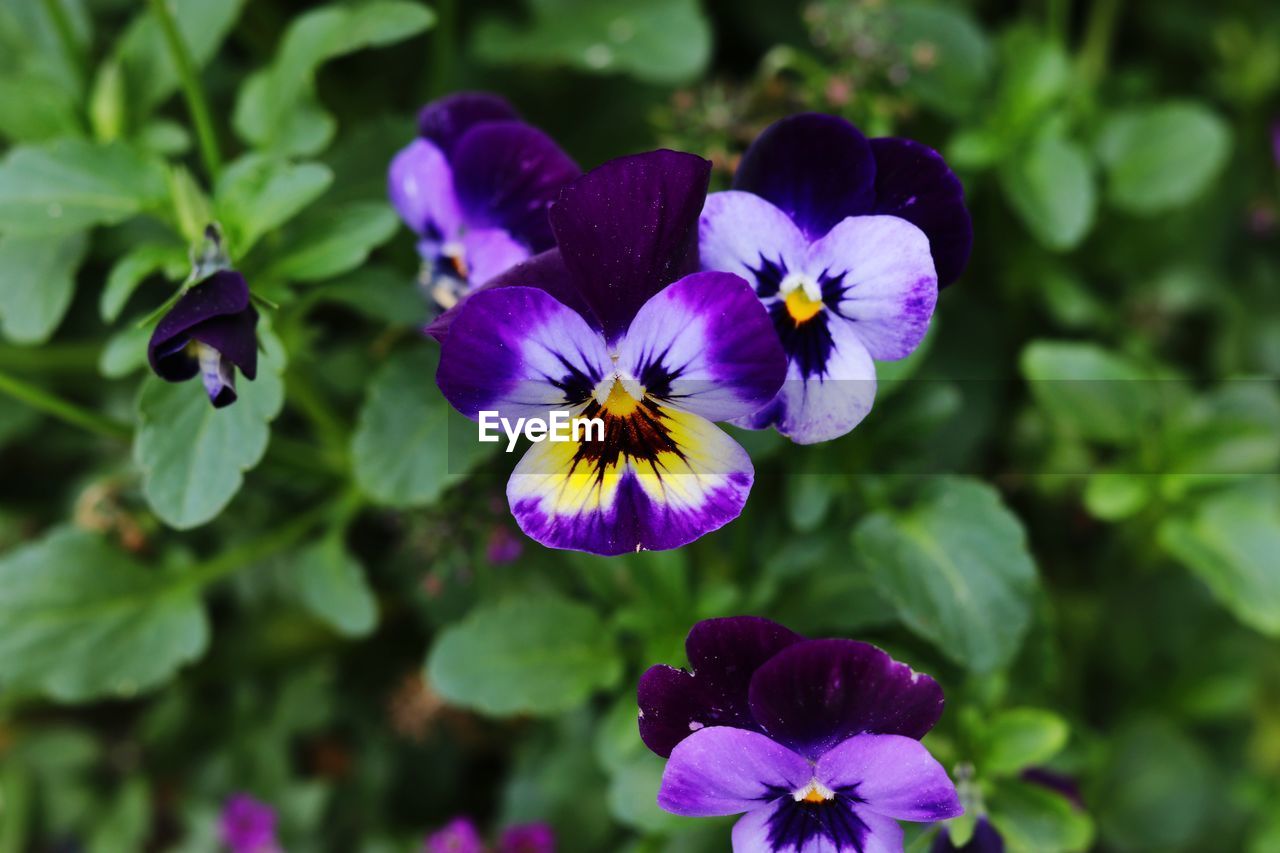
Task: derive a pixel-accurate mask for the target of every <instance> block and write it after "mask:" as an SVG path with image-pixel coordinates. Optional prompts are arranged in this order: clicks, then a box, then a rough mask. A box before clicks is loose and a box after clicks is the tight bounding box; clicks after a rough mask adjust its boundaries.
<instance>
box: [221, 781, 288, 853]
mask: <svg viewBox="0 0 1280 853" xmlns="http://www.w3.org/2000/svg"><path fill="white" fill-rule="evenodd" d="M218 837H219V839H221V841H222V843H223V844H225V845H226V846H227V848H228V849H229V850H231V853H275V851H277V850H279V849H280V848H279V846H278V845H277V843H276V813H275V811H274V810H273V809H272V808H271V806H268V805H267V804H266V803H260V802H258V801H257V800H255V799H254V798H253V797H250V796H249V795H248V794H235V795H233V796H232V797H231V798H229V799H228V800H227V802H226V804H225V805H223V807H222V815H221V817H220V818H219V820H218Z"/></svg>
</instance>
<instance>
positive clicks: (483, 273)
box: [462, 228, 529, 286]
mask: <svg viewBox="0 0 1280 853" xmlns="http://www.w3.org/2000/svg"><path fill="white" fill-rule="evenodd" d="M462 247H463V257H464V258H465V259H466V264H467V280H468V281H469V282H470V283H471V284H472V285H473V286H479V285H482V284H484V283H485V282H487V281H490V280H492V279H493V278H496V277H497V276H499V275H501V274H502V273H504V272H506V271H507V270H509V269H511V268H512V267H514V266H515V265H516V264H519V263H522V262H523V261H526V260H528V259H529V250H528V249H526V248H525V246H524V244H523V243H521V242H519V241H518V240H516V239H515V238H514V237H512V236H511V235H510V234H508V233H507V232H506V231H503V230H502V229H501V228H472V229H468V230H467V231H466V232H465V233H464V234H463V235H462Z"/></svg>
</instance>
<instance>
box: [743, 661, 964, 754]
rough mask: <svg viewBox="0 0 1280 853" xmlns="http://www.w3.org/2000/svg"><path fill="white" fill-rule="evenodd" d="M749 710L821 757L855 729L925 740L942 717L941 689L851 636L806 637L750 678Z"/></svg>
mask: <svg viewBox="0 0 1280 853" xmlns="http://www.w3.org/2000/svg"><path fill="white" fill-rule="evenodd" d="M749 695H750V700H751V713H752V716H754V717H755V720H756V722H757V723H759V724H760V726H761V728H762V729H763V730H764V731H765V732H766V733H768V734H769V736H770V737H772V738H774V739H775V740H777V741H778V742H780V743H782V744H784V745H786V746H788V747H790V748H791V749H794V750H796V751H797V752H799V753H801V754H803V755H807V756H809V757H811V758H817V757H818V756H820V755H822V753H824V752H826V751H827V750H828V749H830V748H832V747H833V746H835V745H836V744H839V743H841V742H843V741H845V740H846V739H848V738H850V737H852V736H853V735H855V734H862V733H864V732H869V733H873V734H894V735H904V736H906V737H909V738H920V737H923V736H924V735H925V733H926V732H928V731H929V729H931V728H933V725H934V723H936V722H937V721H938V717H939V716H941V715H942V706H943V698H942V688H941V687H939V686H938V683H937V682H936V681H934V680H933V679H932V678H930V677H929V676H927V675H923V674H921V673H918V672H914V671H913V670H912V669H911V667H909V666H907V665H906V664H904V663H898V662H897V661H895V660H894V659H893V658H891V657H889V655H888V654H886V653H885V652H883V651H881V650H880V649H878V648H876V647H875V646H872V645H869V644H867V643H859V642H856V641H854V640H806V641H805V642H803V643H797V644H795V645H793V646H789V647H787V648H785V649H783V650H782V651H780V652H778V653H777V654H776V655H774V656H773V657H772V658H770V659H769V660H768V661H766V662H765V663H764V664H763V665H762V666H761V667H760V668H759V669H757V670H756V672H755V675H753V676H752V677H751V689H750V694H749Z"/></svg>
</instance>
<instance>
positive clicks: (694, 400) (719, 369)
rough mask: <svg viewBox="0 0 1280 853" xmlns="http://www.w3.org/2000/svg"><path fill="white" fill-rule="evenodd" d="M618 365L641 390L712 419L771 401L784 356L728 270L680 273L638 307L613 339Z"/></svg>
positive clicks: (755, 303)
mask: <svg viewBox="0 0 1280 853" xmlns="http://www.w3.org/2000/svg"><path fill="white" fill-rule="evenodd" d="M617 353H618V361H617V363H618V366H619V368H621V369H622V371H623V372H624V374H626V375H629V376H631V377H634V378H636V379H638V380H639V381H640V384H641V385H643V386H644V387H645V388H646V389H648V392H649V393H650V394H651V395H653V396H654V397H656V398H657V399H658V400H660V401H662V403H663V404H664V405H667V404H669V405H672V406H675V407H677V408H680V409H683V410H684V411H686V412H693V413H694V414H698V415H701V416H702V417H704V418H707V419H708V420H712V421H725V420H730V419H732V418H737V417H742V416H743V415H748V414H750V413H752V412H754V411H756V410H757V409H759V408H760V407H761V406H763V405H764V404H765V403H768V402H769V401H770V400H771V399H773V395H774V394H776V393H777V391H778V389H779V388H780V387H781V386H782V380H783V379H784V378H785V377H786V374H787V359H786V356H785V355H783V353H782V346H781V345H780V344H779V343H778V338H777V336H776V335H775V334H774V332H773V323H772V321H770V319H769V315H768V313H767V312H766V311H765V309H764V306H763V305H761V304H760V300H759V299H758V298H756V295H755V292H754V291H753V290H752V289H751V286H750V285H748V284H747V283H746V282H745V281H744V280H743V279H741V278H739V277H738V276H736V275H732V274H730V273H722V272H702V273H694V274H693V275H689V276H685V277H684V278H682V279H680V280H679V281H677V282H676V283H675V284H672V285H669V286H668V287H666V288H665V289H663V290H662V291H661V292H660V293H658V294H656V295H655V296H654V297H653V298H652V299H650V300H649V301H648V302H646V303H645V304H644V307H642V308H641V309H640V311H639V313H637V314H636V317H635V319H634V320H633V321H632V322H631V326H630V328H629V329H628V331H627V333H626V335H624V336H623V338H622V340H621V341H619V343H618V349H617Z"/></svg>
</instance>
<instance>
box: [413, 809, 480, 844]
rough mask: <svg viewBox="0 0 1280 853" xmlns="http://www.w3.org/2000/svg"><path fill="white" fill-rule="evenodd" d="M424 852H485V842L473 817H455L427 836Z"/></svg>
mask: <svg viewBox="0 0 1280 853" xmlns="http://www.w3.org/2000/svg"><path fill="white" fill-rule="evenodd" d="M422 851H423V853H484V842H483V841H481V840H480V833H479V832H478V831H477V830H476V825H475V823H473V822H472V820H471V818H467V817H455V818H454V819H453V820H451V821H449V822H448V823H447V824H445V825H444V826H443V827H442V828H441V829H439V830H437V831H436V832H433V833H432V834H430V835H428V836H427V840H426V842H425V844H424V845H423V847H422Z"/></svg>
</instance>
